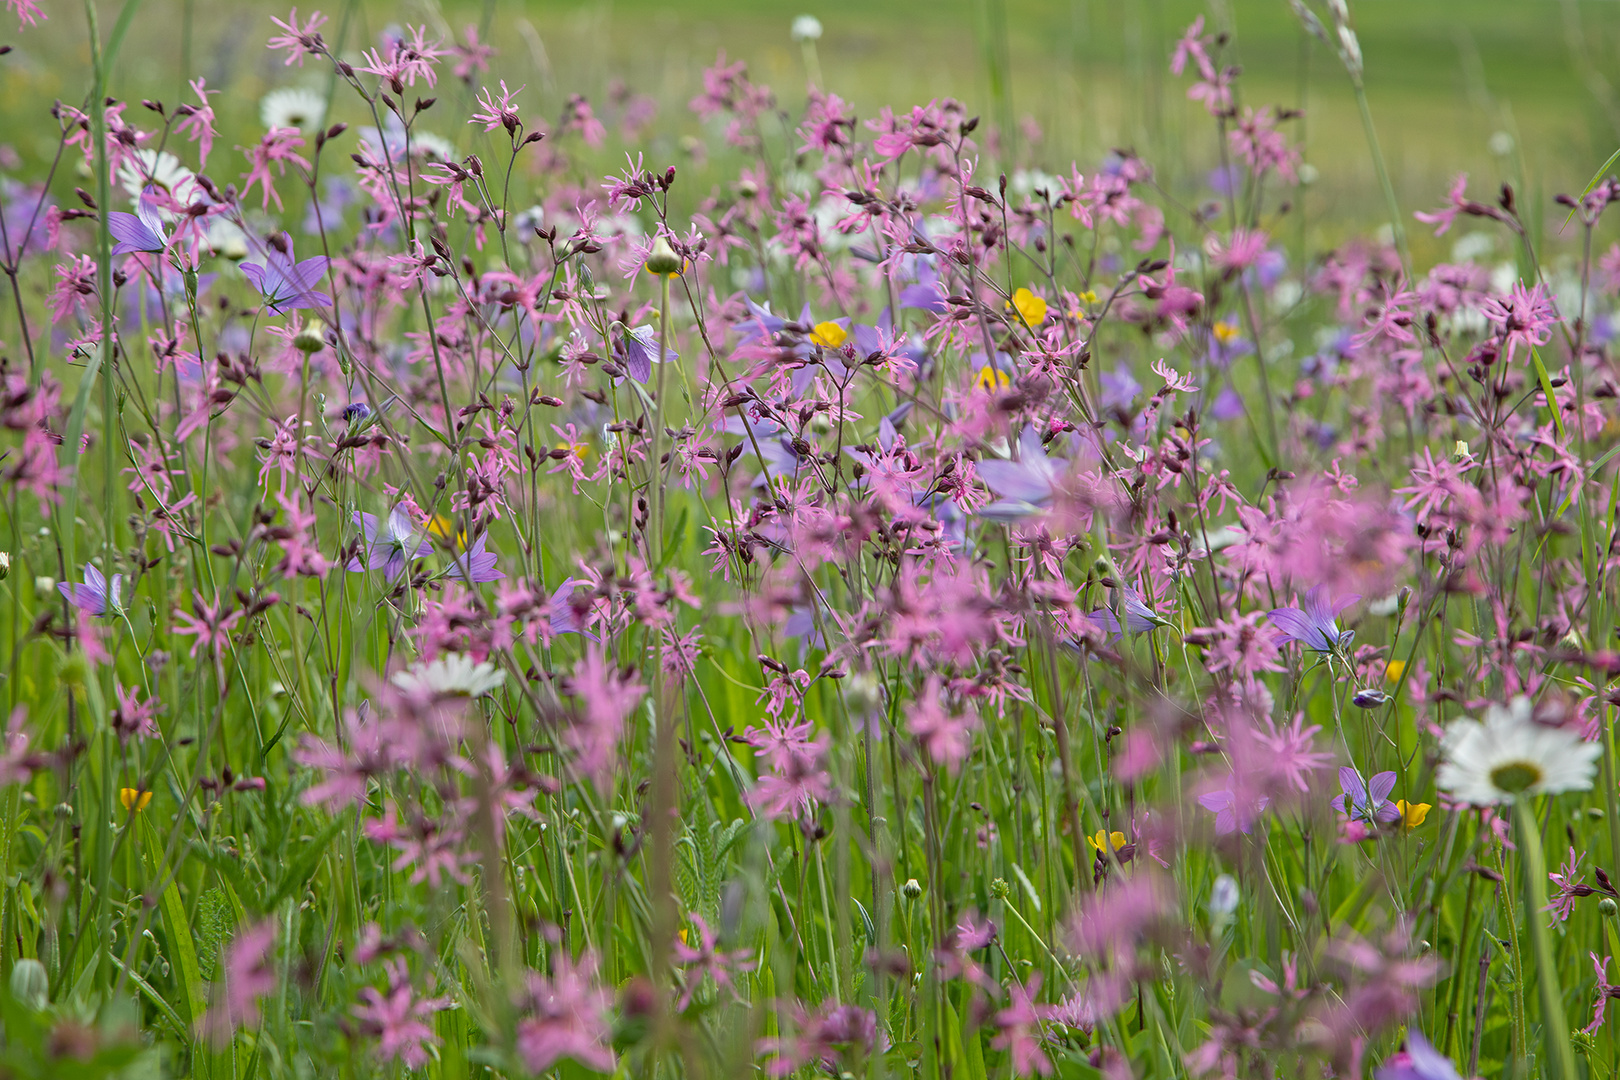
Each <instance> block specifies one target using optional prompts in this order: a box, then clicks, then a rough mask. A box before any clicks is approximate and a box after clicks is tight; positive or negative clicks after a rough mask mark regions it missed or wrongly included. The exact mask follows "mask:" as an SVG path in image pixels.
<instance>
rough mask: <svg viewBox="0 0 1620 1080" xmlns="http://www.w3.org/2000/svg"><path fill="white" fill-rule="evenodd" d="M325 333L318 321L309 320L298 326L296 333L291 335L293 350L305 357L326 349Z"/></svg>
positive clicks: (324, 328)
mask: <svg viewBox="0 0 1620 1080" xmlns="http://www.w3.org/2000/svg"><path fill="white" fill-rule="evenodd" d="M325 331H326V326H325V325H324V324H323V323H322V322H321V321H320V320H319V319H311V320H310V321H309V322H307V323H305V324H304V325H303V326H300V327H299V328H298V333H296V334H294V335H293V339H292V343H293V348H295V349H297V350H298V351H299V352H301V353H304V354H305V355H309V354H311V353H318V352H320V351H321V350H322V349H324V348H326V333H325Z"/></svg>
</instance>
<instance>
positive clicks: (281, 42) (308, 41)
mask: <svg viewBox="0 0 1620 1080" xmlns="http://www.w3.org/2000/svg"><path fill="white" fill-rule="evenodd" d="M270 21H271V22H273V23H275V24H276V25H277V26H279V27H281V28H282V29H283V30H285V31H287V32H286V33H285V34H281V35H279V36H277V37H273V38H271V39H270V40H269V41H267V42H266V43H265V45H266V46H267V47H268V48H271V49H286V50H287V59H286V60H285V61H284V62H283V66H284V67H285V66H288V65H291V64H292V62H293V61H294V60H296V61H298V66H299V67H303V66H304V57H305V56H319V55H321V54H322V53H324V52H325V51H326V45H325V43H324V42H322V41H321V34H320V29H321V27H322V26H325V25H326V16H325V15H322V14H321V13H320V12H318V11H312V12H310V13H309V20H308V21H307V22H305V23H304V25H303V26H299V25H298V9H297V8H293V9H292V10H291V11H290V12H288V13H287V21H286V22H282V21H281V20H280V19H278V18H275V17H274V16H271V18H270Z"/></svg>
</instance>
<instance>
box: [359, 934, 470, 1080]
mask: <svg viewBox="0 0 1620 1080" xmlns="http://www.w3.org/2000/svg"><path fill="white" fill-rule="evenodd" d="M386 966H387V970H388V992H387V993H386V994H384V993H383V992H381V991H379V990H376V989H374V988H372V987H370V986H368V987H366V988H365V989H363V990H361V991H360V1002H359V1003H358V1004H356V1005H355V1006H354V1009H353V1013H354V1018H355V1019H356V1020H358V1021H359V1022H360V1027H361V1030H362V1031H364V1032H365V1033H366V1034H367V1035H370V1036H372V1037H374V1038H375V1039H377V1056H378V1057H379V1058H381V1059H382V1060H383V1061H395V1060H398V1061H400V1062H403V1063H404V1065H405V1067H406V1068H410V1069H420V1068H422V1067H423V1066H424V1065H426V1064H427V1063H428V1049H427V1048H428V1047H429V1046H437V1045H439V1042H440V1039H439V1037H438V1036H437V1035H435V1034H434V1033H433V1028H432V1027H430V1026H429V1021H430V1020H431V1019H432V1017H433V1014H434V1013H435V1012H438V1011H439V1010H440V1009H446V1008H449V1007H450V1000H449V999H448V998H419V997H417V996H416V988H415V987H413V986H412V985H411V976H410V971H409V969H408V968H407V967H406V964H405V960H404V959H403V958H401V957H396V958H394V959H393V960H390V961H388V963H387V965H386Z"/></svg>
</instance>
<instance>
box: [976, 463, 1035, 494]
mask: <svg viewBox="0 0 1620 1080" xmlns="http://www.w3.org/2000/svg"><path fill="white" fill-rule="evenodd" d="M976 471H977V472H978V474H979V479H981V480H983V481H984V482H985V484H986V486H988V487H989V488H990V490H991V491H994V492H995V493H996V494H997V495H1000V496H1001V497H1002V498H1004V499H1017V500H1020V501H1022V502H1029V503H1038V502H1041V501H1043V500H1045V499H1050V498H1051V497H1052V481H1051V478H1050V477H1048V476H1047V475H1046V474H1045V473H1043V472H1040V471H1038V470H1036V469H1034V468H1032V467H1031V466H1030V465H1029V464H1028V463H1027V462H1022V461H1017V462H1015V461H999V460H992V461H981V462H979V464H978V467H977V470H976Z"/></svg>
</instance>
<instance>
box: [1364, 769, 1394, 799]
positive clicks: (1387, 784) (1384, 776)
mask: <svg viewBox="0 0 1620 1080" xmlns="http://www.w3.org/2000/svg"><path fill="white" fill-rule="evenodd" d="M1394 790H1395V774H1394V773H1393V772H1381V773H1379V774H1378V775H1377V776H1375V777H1373V778H1372V779H1371V780H1370V781H1368V783H1367V801H1368V802H1370V803H1372V804H1373V805H1374V806H1381V805H1383V804H1384V803H1386V802H1388V801H1389V793H1390V792H1392V791H1394Z"/></svg>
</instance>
